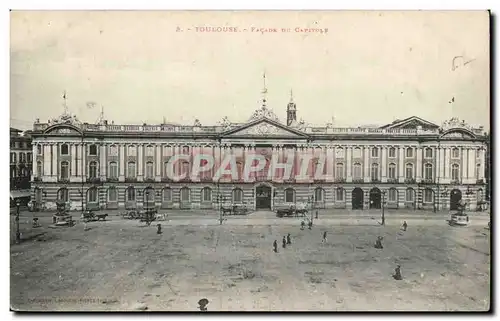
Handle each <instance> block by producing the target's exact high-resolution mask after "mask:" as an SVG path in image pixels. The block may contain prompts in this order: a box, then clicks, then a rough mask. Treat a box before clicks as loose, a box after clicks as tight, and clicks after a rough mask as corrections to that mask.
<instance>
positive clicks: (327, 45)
mask: <svg viewBox="0 0 500 321" xmlns="http://www.w3.org/2000/svg"><path fill="white" fill-rule="evenodd" d="M197 27H198V31H197V29H196V28H197ZM200 27H215V28H216V27H232V28H237V29H238V31H237V32H201V31H200V30H201V29H200ZM252 28H255V29H254V30H257V29H259V28H267V30H266V31H269V29H273V28H274V29H276V30H277V31H278V32H258V31H252ZM282 28H285V29H286V28H290V31H289V32H283V31H282ZM296 28H300V29H307V28H315V29H321V30H322V31H323V32H322V33H320V32H302V31H301V30H296ZM188 29H191V30H188ZM245 29H246V30H245ZM326 29H327V32H325V31H326ZM457 56H458V58H456V59H454V57H457ZM489 61H490V57H489V17H488V13H487V12H486V11H475V12H470V11H469V12H465V11H462V12H459V11H448V12H424V11H413V12H410V11H407V12H397V11H393V12H389V11H385V12H384V11H381V12H377V11H352V12H349V11H345V12H335V11H323V12H319V11H302V12H299V11H297V12H294V11H289V12H285V11H281V12H278V11H276V12H270V11H268V12H264V11H261V12H231V11H225V12H215V11H212V12H194V11H190V12H189V11H185V12H168V11H142V12H138V11H72V12H69V11H38V12H37V11H31V12H30V11H12V12H11V38H10V102H11V103H10V104H11V105H10V118H11V126H13V127H17V128H21V129H29V128H31V127H32V124H33V121H35V119H37V118H39V119H40V121H42V122H45V121H47V119H49V118H54V117H57V116H59V115H60V114H61V113H62V112H63V110H64V107H63V93H64V92H66V98H67V100H66V103H67V106H68V108H69V111H70V112H71V113H73V114H76V115H77V117H78V118H79V119H80V120H81V121H85V122H90V123H93V122H95V121H96V120H97V119H98V118H99V114H100V111H101V107H102V108H103V110H104V115H105V118H106V119H108V120H109V121H114V122H115V124H129V123H130V124H135V123H143V122H146V123H156V124H159V123H161V122H162V121H163V119H165V120H166V121H167V122H173V123H182V124H187V125H191V124H193V123H194V120H195V119H199V121H200V122H201V123H202V124H203V125H215V124H216V123H217V122H218V121H220V120H222V118H223V117H224V116H227V117H228V118H229V120H231V121H233V122H238V123H240V122H245V121H247V120H248V119H249V117H250V116H251V114H252V113H253V111H254V110H256V109H258V108H259V107H260V104H261V102H260V101H261V98H262V95H261V92H262V88H263V86H264V84H263V73H264V72H265V74H266V88H267V90H268V93H267V101H268V107H269V108H271V109H272V110H273V111H274V112H275V113H276V115H277V116H278V117H279V118H280V120H281V121H283V122H285V121H286V106H287V104H288V102H289V100H290V90H292V89H293V99H294V101H295V103H296V104H297V118H298V119H301V118H302V119H304V120H305V121H306V122H307V123H309V124H312V125H319V126H320V125H324V124H326V123H327V122H330V121H331V119H332V117H333V118H334V124H335V126H339V127H343V126H358V125H366V124H376V125H383V124H386V123H390V122H392V121H394V120H395V119H403V118H406V117H410V116H418V117H421V118H424V119H426V120H429V121H431V122H434V123H436V124H438V125H440V124H441V123H442V122H443V121H445V120H447V119H450V118H451V117H458V118H460V119H461V120H462V119H463V120H465V121H466V122H467V123H469V124H472V125H482V126H484V127H485V128H489V123H490V95H489V92H490V84H489V81H490V77H489V74H490V63H489ZM89 102H94V103H95V107H94V108H88V105H89V104H88V103H89Z"/></svg>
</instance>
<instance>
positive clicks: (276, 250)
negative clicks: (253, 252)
mask: <svg viewBox="0 0 500 321" xmlns="http://www.w3.org/2000/svg"><path fill="white" fill-rule="evenodd" d="M273 249H274V253H278V241H276V240H274V242H273Z"/></svg>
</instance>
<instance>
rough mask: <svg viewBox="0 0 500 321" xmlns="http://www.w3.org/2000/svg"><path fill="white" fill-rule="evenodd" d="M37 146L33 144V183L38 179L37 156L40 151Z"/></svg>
mask: <svg viewBox="0 0 500 321" xmlns="http://www.w3.org/2000/svg"><path fill="white" fill-rule="evenodd" d="M37 145H38V144H33V146H32V152H31V153H32V154H31V155H33V156H32V157H33V166H32V167H33V168H32V171H31V180H32V181H33V179H34V178H35V177H38V174H39V173H38V161H37V156H38V149H37Z"/></svg>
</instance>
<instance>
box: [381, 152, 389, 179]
mask: <svg viewBox="0 0 500 321" xmlns="http://www.w3.org/2000/svg"><path fill="white" fill-rule="evenodd" d="M381 152H382V163H381V164H380V166H381V167H382V182H383V183H385V182H387V166H388V165H387V146H382V151H381Z"/></svg>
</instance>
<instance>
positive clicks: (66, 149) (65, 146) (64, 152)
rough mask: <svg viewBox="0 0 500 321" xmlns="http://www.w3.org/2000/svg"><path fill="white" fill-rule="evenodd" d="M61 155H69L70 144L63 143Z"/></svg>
mask: <svg viewBox="0 0 500 321" xmlns="http://www.w3.org/2000/svg"><path fill="white" fill-rule="evenodd" d="M61 155H69V146H68V144H62V145H61Z"/></svg>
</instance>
